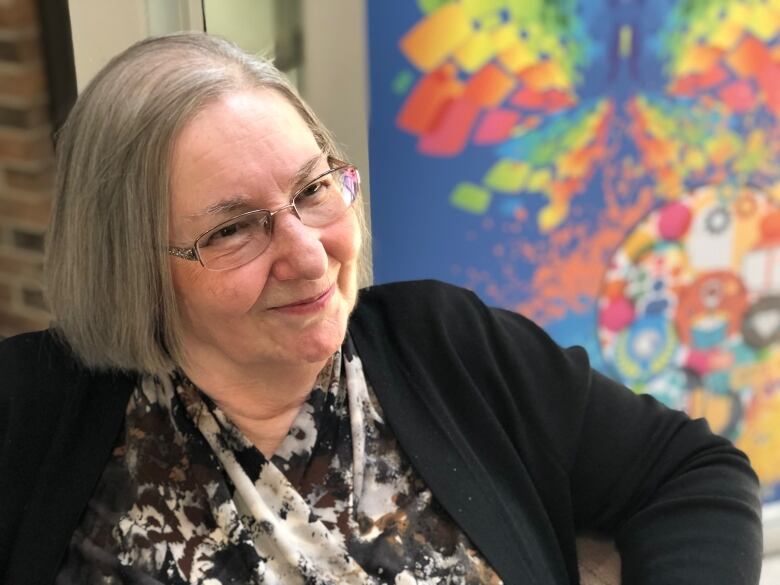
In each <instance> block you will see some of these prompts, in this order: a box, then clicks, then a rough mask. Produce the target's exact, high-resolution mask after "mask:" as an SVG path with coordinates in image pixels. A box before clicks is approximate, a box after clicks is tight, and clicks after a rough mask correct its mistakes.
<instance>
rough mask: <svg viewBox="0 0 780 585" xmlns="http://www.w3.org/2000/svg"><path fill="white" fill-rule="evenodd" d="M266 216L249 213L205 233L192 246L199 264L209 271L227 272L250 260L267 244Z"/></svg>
mask: <svg viewBox="0 0 780 585" xmlns="http://www.w3.org/2000/svg"><path fill="white" fill-rule="evenodd" d="M269 226H270V222H269V215H268V212H266V211H252V212H250V213H245V214H243V215H239V216H238V217H234V218H233V219H231V220H230V221H226V222H225V223H222V224H220V225H218V226H217V227H215V228H214V229H213V230H211V231H209V232H207V233H205V234H204V235H203V236H201V237H200V238H199V239H198V242H197V244H196V247H197V249H198V255H199V256H200V259H201V261H202V262H203V265H204V266H205V267H206V268H208V269H210V270H227V269H229V268H235V267H237V266H241V265H242V264H245V263H247V262H249V261H250V260H253V259H254V258H256V257H257V256H258V255H260V254H262V252H263V251H264V250H265V249H266V248H267V247H268V244H269V243H270V242H271V230H270V229H269Z"/></svg>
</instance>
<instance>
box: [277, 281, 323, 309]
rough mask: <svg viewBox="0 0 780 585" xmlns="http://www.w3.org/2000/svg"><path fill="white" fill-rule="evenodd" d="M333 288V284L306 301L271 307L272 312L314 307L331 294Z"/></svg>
mask: <svg viewBox="0 0 780 585" xmlns="http://www.w3.org/2000/svg"><path fill="white" fill-rule="evenodd" d="M334 287H335V284H331V285H330V286H329V287H328V288H326V289H325V290H324V291H323V292H321V293H319V294H317V295H314V296H313V297H308V298H306V299H301V300H300V301H294V302H292V303H287V304H284V305H278V306H276V307H271V309H272V310H279V309H294V308H296V307H301V308H302V307H307V306H310V305H315V304H317V303H318V302H320V301H323V300H325V299H326V298H327V297H328V296H330V294H331V293H332V292H333V288H334Z"/></svg>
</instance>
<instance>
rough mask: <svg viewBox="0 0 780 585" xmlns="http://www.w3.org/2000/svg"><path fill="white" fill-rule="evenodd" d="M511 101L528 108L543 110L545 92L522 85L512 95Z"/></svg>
mask: <svg viewBox="0 0 780 585" xmlns="http://www.w3.org/2000/svg"><path fill="white" fill-rule="evenodd" d="M511 103H512V104H513V105H515V106H518V107H520V108H526V109H528V110H541V109H542V108H543V107H544V94H543V93H542V92H540V91H535V90H533V89H531V88H530V87H522V88H520V89H519V90H518V91H517V92H516V93H515V95H513V96H512V99H511Z"/></svg>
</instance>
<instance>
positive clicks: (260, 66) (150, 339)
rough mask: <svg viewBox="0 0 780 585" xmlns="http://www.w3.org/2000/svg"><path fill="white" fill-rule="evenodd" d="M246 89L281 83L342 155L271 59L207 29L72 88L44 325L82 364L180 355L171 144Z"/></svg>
mask: <svg viewBox="0 0 780 585" xmlns="http://www.w3.org/2000/svg"><path fill="white" fill-rule="evenodd" d="M254 88H266V89H269V90H272V91H276V92H278V93H279V94H280V95H281V96H282V97H284V98H285V99H286V100H287V101H288V102H289V103H290V104H291V105H292V106H293V107H295V109H296V110H297V111H298V113H299V114H300V115H301V117H302V118H303V120H304V121H305V123H306V124H307V125H308V127H309V128H310V129H311V131H312V133H313V134H314V137H315V139H316V141H317V143H318V144H319V146H320V148H321V149H322V150H323V152H324V153H325V154H328V155H331V156H334V157H336V158H340V159H343V155H342V154H341V152H340V150H339V148H338V147H337V145H336V143H335V141H334V140H333V138H332V136H331V135H330V133H329V132H328V130H327V129H326V128H325V127H324V126H323V124H322V123H321V122H320V121H319V120H318V118H317V117H316V116H315V114H314V113H313V112H312V111H311V109H310V108H309V107H308V106H307V105H306V104H305V103H304V102H303V101H302V100H301V98H300V97H299V96H298V94H297V92H296V91H295V89H294V88H293V87H292V86H291V85H290V84H289V82H288V81H287V80H286V78H285V77H284V76H283V74H281V73H280V72H279V71H278V70H277V69H276V68H275V67H274V66H273V65H272V64H271V63H270V62H268V61H266V60H263V59H259V58H255V57H253V56H250V55H248V54H246V53H244V52H243V51H242V50H240V49H239V48H238V47H236V46H235V45H233V44H232V43H230V42H228V41H225V40H223V39H219V38H216V37H211V36H208V35H205V34H198V33H194V34H193V33H186V34H184V33H183V34H175V35H170V36H164V37H157V38H150V39H147V40H144V41H141V42H139V43H137V44H135V45H133V46H132V47H130V48H129V49H127V50H125V51H124V52H122V53H121V54H119V55H117V56H116V57H115V58H114V59H112V60H111V61H110V62H109V63H108V65H107V66H106V67H105V68H104V69H103V70H101V71H100V73H98V75H97V76H96V77H95V78H94V79H93V80H92V81H91V83H90V84H89V85H88V86H87V87H86V89H85V90H84V91H83V93H82V94H81V95H80V96H79V99H78V100H77V102H76V104H75V106H74V107H73V110H72V111H71V113H70V115H69V117H68V119H67V121H66V122H65V124H64V125H63V127H62V129H61V130H60V132H59V134H58V137H57V145H56V157H57V171H56V186H55V201H54V207H53V212H52V218H51V223H50V226H49V232H48V236H47V246H46V258H45V263H44V280H45V285H46V291H47V297H48V301H49V307H50V309H51V312H52V316H53V321H52V325H53V328H54V330H55V332H56V333H57V334H58V335H59V336H60V337H61V338H63V339H64V341H65V342H66V343H67V344H68V345H69V346H70V347H71V349H72V350H73V352H74V353H75V354H76V356H77V357H78V358H79V359H80V360H81V361H82V362H83V363H84V364H85V365H86V366H87V367H90V368H94V369H109V368H118V369H122V370H134V371H139V372H145V373H153V374H157V373H162V372H166V371H170V370H171V369H172V368H174V367H175V366H176V365H177V364H182V363H184V355H185V352H184V348H183V346H182V341H181V336H180V326H179V315H178V312H177V304H176V298H175V295H174V290H173V284H172V280H171V275H170V269H169V256H168V253H167V249H168V242H169V236H168V217H169V203H170V168H171V160H172V152H173V148H174V143H175V141H176V138H177V136H178V135H179V133H180V131H181V130H182V128H183V127H184V126H185V125H186V124H187V123H188V122H189V121H190V120H192V119H193V117H194V116H195V115H196V114H197V113H198V112H200V111H202V110H203V109H204V108H205V107H206V106H207V105H209V104H210V103H212V102H214V101H215V100H217V99H219V98H220V97H222V96H224V95H226V94H229V93H232V92H236V91H242V90H247V89H254ZM357 205H358V206H359V207H358V208H357V209H356V212H357V216H358V218H359V219H358V221H359V222H360V226H361V230H362V231H363V232H364V242H366V238H365V236H367V233H366V229H365V222H364V218H363V213H362V211H363V210H362V207H361V203H360V200H359V199H358V203H357ZM363 268H365V263H364V262H363Z"/></svg>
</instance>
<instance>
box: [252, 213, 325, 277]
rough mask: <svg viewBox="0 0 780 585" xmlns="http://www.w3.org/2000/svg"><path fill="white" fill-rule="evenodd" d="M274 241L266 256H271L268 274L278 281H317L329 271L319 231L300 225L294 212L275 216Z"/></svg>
mask: <svg viewBox="0 0 780 585" xmlns="http://www.w3.org/2000/svg"><path fill="white" fill-rule="evenodd" d="M273 221H274V225H273V238H272V240H271V246H270V247H269V249H268V250H266V252H265V253H266V254H269V253H270V254H273V264H272V265H271V275H272V276H273V277H274V278H276V279H277V280H295V279H303V280H317V279H320V278H322V277H324V276H325V275H326V274H327V272H328V255H327V253H326V252H325V247H324V246H323V245H322V242H321V241H320V230H319V229H317V228H311V227H307V226H305V225H303V224H302V223H301V220H300V219H298V217H297V215H296V214H295V211H294V210H293V209H292V208H290V209H285V210H284V211H283V212H282V213H279V214H277V215H274V218H273Z"/></svg>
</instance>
